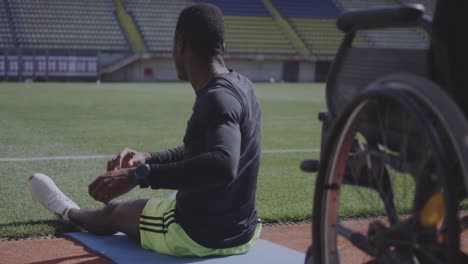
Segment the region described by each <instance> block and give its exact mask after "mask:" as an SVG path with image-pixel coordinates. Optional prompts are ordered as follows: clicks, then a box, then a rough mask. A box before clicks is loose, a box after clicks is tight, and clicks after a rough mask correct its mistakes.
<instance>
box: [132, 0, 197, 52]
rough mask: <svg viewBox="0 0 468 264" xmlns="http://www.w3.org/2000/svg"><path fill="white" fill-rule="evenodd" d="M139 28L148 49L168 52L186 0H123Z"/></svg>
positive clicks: (186, 3)
mask: <svg viewBox="0 0 468 264" xmlns="http://www.w3.org/2000/svg"><path fill="white" fill-rule="evenodd" d="M123 3H124V4H125V6H126V9H127V11H129V13H131V14H132V16H133V17H134V19H135V22H136V23H137V25H138V27H139V29H140V30H141V33H142V36H143V38H144V40H145V43H146V45H147V48H148V50H150V51H151V52H156V53H168V52H170V51H171V50H172V46H173V41H174V31H175V26H176V23H177V18H178V15H179V13H180V11H182V9H183V8H185V7H186V6H188V5H190V4H192V3H193V2H192V1H188V0H158V1H153V0H123Z"/></svg>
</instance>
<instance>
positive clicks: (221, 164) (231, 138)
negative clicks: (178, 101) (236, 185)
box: [149, 92, 242, 191]
mask: <svg viewBox="0 0 468 264" xmlns="http://www.w3.org/2000/svg"><path fill="white" fill-rule="evenodd" d="M207 100H208V101H207V102H204V104H202V105H203V106H202V108H203V109H199V112H198V113H200V116H198V117H200V118H201V119H202V121H201V122H200V123H199V125H203V127H206V129H204V133H205V134H204V141H205V147H204V149H205V150H206V151H205V152H203V153H201V154H199V155H196V156H193V157H191V158H188V159H183V160H180V161H177V162H170V163H166V164H153V165H151V166H150V167H151V176H150V179H149V181H150V184H151V187H152V188H155V189H156V188H166V189H177V190H182V191H200V190H205V189H212V188H216V187H219V186H223V185H227V184H229V183H230V182H232V181H233V180H234V179H235V177H236V176H237V167H238V164H239V159H240V146H241V133H240V127H239V122H240V116H241V113H242V107H241V105H240V103H239V101H238V100H237V99H236V98H234V96H233V95H231V94H228V93H225V92H222V93H215V94H214V95H213V96H210V97H208V99H207Z"/></svg>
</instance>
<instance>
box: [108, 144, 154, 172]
mask: <svg viewBox="0 0 468 264" xmlns="http://www.w3.org/2000/svg"><path fill="white" fill-rule="evenodd" d="M150 158H151V155H150V154H149V153H148V152H138V151H136V150H133V149H130V148H124V149H123V150H122V151H121V152H120V153H119V154H117V156H115V157H114V158H113V159H112V160H109V161H108V162H107V171H114V170H120V169H124V168H133V167H136V166H138V165H140V164H145V163H146V161H148V160H149V159H150Z"/></svg>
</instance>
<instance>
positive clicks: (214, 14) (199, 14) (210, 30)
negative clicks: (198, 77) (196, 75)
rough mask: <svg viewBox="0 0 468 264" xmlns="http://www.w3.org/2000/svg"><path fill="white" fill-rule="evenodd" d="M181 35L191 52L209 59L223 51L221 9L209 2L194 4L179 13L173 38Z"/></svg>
mask: <svg viewBox="0 0 468 264" xmlns="http://www.w3.org/2000/svg"><path fill="white" fill-rule="evenodd" d="M177 37H182V39H183V40H184V42H185V43H188V45H190V46H191V48H192V50H193V52H194V53H195V54H197V55H198V56H200V57H202V58H204V59H211V58H213V57H214V56H216V55H222V54H223V52H224V19H223V14H222V13H221V10H219V8H218V7H216V6H214V5H211V4H203V3H201V4H195V5H192V6H189V7H186V8H185V9H184V10H182V12H180V14H179V19H178V21H177V25H176V29H175V38H177Z"/></svg>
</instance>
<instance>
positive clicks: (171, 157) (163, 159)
mask: <svg viewBox="0 0 468 264" xmlns="http://www.w3.org/2000/svg"><path fill="white" fill-rule="evenodd" d="M184 152H185V148H184V146H183V145H182V146H178V147H176V148H173V149H168V150H164V151H158V152H148V154H149V159H148V160H147V163H148V164H164V163H171V162H177V161H180V160H182V159H183V158H184Z"/></svg>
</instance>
